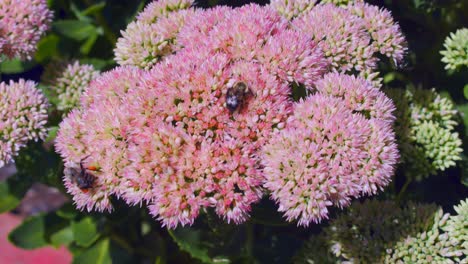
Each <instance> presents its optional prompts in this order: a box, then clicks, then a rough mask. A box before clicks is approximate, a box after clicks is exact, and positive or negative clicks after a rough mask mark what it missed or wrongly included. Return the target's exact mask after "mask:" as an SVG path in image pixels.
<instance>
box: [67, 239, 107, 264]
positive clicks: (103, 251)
mask: <svg viewBox="0 0 468 264" xmlns="http://www.w3.org/2000/svg"><path fill="white" fill-rule="evenodd" d="M89 263H93V264H112V258H111V254H110V241H109V239H103V240H101V241H99V242H98V243H96V244H94V245H93V246H92V247H90V248H89V249H86V250H84V251H83V252H81V253H80V254H79V255H77V256H76V257H75V258H74V259H73V264H89Z"/></svg>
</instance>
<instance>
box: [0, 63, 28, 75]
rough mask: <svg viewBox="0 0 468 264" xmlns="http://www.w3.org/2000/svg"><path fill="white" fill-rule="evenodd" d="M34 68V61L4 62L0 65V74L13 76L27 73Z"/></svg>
mask: <svg viewBox="0 0 468 264" xmlns="http://www.w3.org/2000/svg"><path fill="white" fill-rule="evenodd" d="M34 66H36V62H34V61H21V60H19V59H13V60H6V61H3V62H2V63H0V73H4V74H15V73H22V72H25V71H28V70H30V69H32V68H33V67H34Z"/></svg>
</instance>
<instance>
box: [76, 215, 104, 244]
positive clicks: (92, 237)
mask: <svg viewBox="0 0 468 264" xmlns="http://www.w3.org/2000/svg"><path fill="white" fill-rule="evenodd" d="M72 230H73V235H74V237H75V241H76V244H78V245H79V246H83V247H89V246H90V245H91V244H93V243H94V242H95V241H96V240H97V239H98V238H99V233H98V232H97V225H96V222H95V221H94V219H93V218H91V217H85V218H83V219H81V221H79V222H72Z"/></svg>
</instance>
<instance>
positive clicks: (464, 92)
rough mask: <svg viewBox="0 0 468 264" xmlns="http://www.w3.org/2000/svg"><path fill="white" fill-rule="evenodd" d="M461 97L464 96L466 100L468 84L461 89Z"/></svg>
mask: <svg viewBox="0 0 468 264" xmlns="http://www.w3.org/2000/svg"><path fill="white" fill-rule="evenodd" d="M463 95H464V96H465V99H468V84H467V85H465V87H463Z"/></svg>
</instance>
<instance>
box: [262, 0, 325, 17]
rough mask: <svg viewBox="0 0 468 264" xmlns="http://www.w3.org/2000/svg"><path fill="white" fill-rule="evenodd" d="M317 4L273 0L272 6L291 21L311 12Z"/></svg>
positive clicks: (312, 2)
mask: <svg viewBox="0 0 468 264" xmlns="http://www.w3.org/2000/svg"><path fill="white" fill-rule="evenodd" d="M316 2H317V1H316V0H293V1H291V0H272V1H270V6H271V7H273V8H274V9H276V11H278V13H280V14H281V15H282V16H284V17H285V18H287V19H289V20H291V19H293V18H295V17H298V16H300V15H302V14H303V13H306V12H308V11H310V10H311V9H312V8H313V7H314V6H315V3H316Z"/></svg>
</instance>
